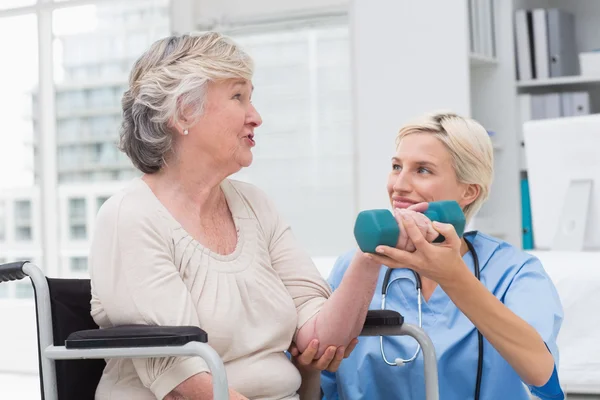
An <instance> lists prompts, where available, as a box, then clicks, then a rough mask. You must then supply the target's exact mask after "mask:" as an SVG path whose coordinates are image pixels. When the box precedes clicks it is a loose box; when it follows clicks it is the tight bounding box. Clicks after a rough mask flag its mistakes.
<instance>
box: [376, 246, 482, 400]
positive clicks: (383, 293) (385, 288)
mask: <svg viewBox="0 0 600 400" xmlns="http://www.w3.org/2000/svg"><path fill="white" fill-rule="evenodd" d="M465 242H466V243H467V247H468V248H469V252H470V253H471V255H472V256H473V264H474V270H475V277H476V278H477V279H478V280H480V276H479V258H478V257H477V252H476V251H475V248H474V247H473V244H472V243H471V242H469V241H468V240H467V239H466V237H465ZM392 271H393V269H392V268H388V269H387V271H386V272H385V277H384V278H383V284H382V285H381V309H382V310H385V299H386V296H387V292H388V288H389V287H390V285H391V284H392V283H394V282H395V281H397V280H400V279H406V278H405V277H400V278H395V279H393V280H392V281H391V282H390V277H391V275H392ZM412 273H413V275H414V276H415V286H416V288H417V310H418V324H419V328H422V324H423V314H422V309H421V307H422V300H421V297H422V296H421V277H420V276H419V274H418V273H417V272H415V271H412ZM477 342H478V347H479V357H478V360H477V380H476V382H475V400H479V393H480V391H481V374H482V370H483V335H482V334H481V332H479V330H477ZM379 345H380V349H381V356H382V358H383V361H385V363H386V364H387V365H389V366H403V365H405V364H407V363H410V362H412V361H414V360H416V358H417V356H418V355H419V352H420V351H421V346H420V345H418V344H417V351H416V352H415V354H414V355H413V356H412V357H411V358H409V359H408V360H404V359H402V358H399V357H398V358H396V359H395V360H394V361H393V362H392V361H389V360H388V359H387V357H386V356H385V351H384V350H383V336H379Z"/></svg>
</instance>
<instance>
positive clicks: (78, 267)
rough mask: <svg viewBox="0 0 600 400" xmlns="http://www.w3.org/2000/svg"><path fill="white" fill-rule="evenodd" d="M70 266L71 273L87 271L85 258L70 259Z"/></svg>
mask: <svg viewBox="0 0 600 400" xmlns="http://www.w3.org/2000/svg"><path fill="white" fill-rule="evenodd" d="M70 264H71V265H70V268H71V272H87V270H88V264H87V257H71V260H70Z"/></svg>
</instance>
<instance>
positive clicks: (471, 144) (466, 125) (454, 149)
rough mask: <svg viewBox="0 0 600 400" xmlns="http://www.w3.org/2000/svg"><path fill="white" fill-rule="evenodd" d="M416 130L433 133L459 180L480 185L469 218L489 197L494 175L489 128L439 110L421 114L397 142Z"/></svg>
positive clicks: (400, 132)
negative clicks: (446, 150) (444, 148)
mask: <svg viewBox="0 0 600 400" xmlns="http://www.w3.org/2000/svg"><path fill="white" fill-rule="evenodd" d="M414 133H425V134H431V135H433V136H435V137H436V138H437V139H439V140H440V141H441V142H442V143H443V144H444V145H445V146H446V148H447V149H448V151H449V152H450V156H451V158H452V164H453V166H454V171H455V172H456V177H457V179H458V181H459V182H461V183H466V184H475V185H477V186H479V188H480V192H479V196H478V197H477V199H475V201H473V202H472V203H471V204H468V205H467V206H465V208H464V210H463V211H464V213H465V216H466V218H467V221H470V219H471V218H472V217H473V216H474V215H475V213H477V211H478V210H479V209H480V208H481V206H482V205H483V203H484V202H485V201H486V200H487V198H488V197H489V193H490V188H491V185H492V180H493V175H494V150H493V146H492V141H491V140H490V137H489V134H488V132H487V131H486V129H485V128H484V127H483V126H481V124H480V123H478V122H477V121H475V120H473V119H471V118H465V117H461V116H459V115H457V114H455V113H452V112H436V113H431V114H426V115H424V116H421V117H420V118H418V119H417V120H415V121H413V122H410V123H408V124H406V125H404V126H403V127H402V128H401V129H400V131H399V132H398V136H397V137H396V145H397V146H398V145H400V142H401V141H402V139H403V138H404V137H406V136H408V135H411V134H414Z"/></svg>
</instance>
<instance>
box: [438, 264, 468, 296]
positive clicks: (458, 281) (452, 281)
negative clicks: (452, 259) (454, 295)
mask: <svg viewBox="0 0 600 400" xmlns="http://www.w3.org/2000/svg"><path fill="white" fill-rule="evenodd" d="M450 270H451V271H453V272H452V273H451V274H450V275H449V276H448V277H447V278H446V279H444V281H443V282H438V284H439V285H440V286H441V287H442V289H444V292H446V293H447V294H448V295H450V294H449V292H452V291H455V290H464V288H465V287H467V286H468V285H469V284H470V283H471V280H472V279H473V278H474V275H473V274H472V273H471V271H469V269H468V268H467V265H466V264H465V263H464V261H463V260H462V259H461V260H460V261H459V262H457V265H456V266H455V267H454V268H450Z"/></svg>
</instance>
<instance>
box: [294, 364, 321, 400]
mask: <svg viewBox="0 0 600 400" xmlns="http://www.w3.org/2000/svg"><path fill="white" fill-rule="evenodd" d="M300 375H301V376H302V384H301V385H300V389H298V395H299V396H300V400H320V399H321V371H319V370H313V369H311V370H308V369H306V370H300Z"/></svg>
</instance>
